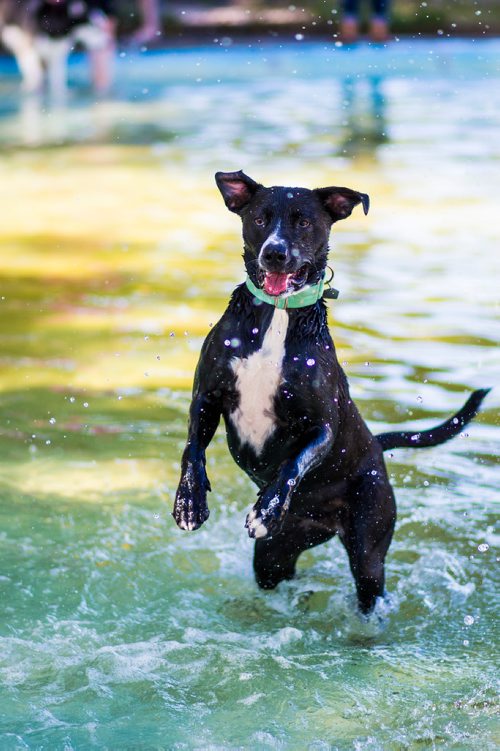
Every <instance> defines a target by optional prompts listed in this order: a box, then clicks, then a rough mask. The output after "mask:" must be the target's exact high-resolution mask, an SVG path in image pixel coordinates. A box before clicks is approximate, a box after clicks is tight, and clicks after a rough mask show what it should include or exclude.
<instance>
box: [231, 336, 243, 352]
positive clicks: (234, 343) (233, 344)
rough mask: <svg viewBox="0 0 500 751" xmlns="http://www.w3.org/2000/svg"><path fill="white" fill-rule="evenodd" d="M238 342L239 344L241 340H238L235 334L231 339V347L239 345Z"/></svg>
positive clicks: (234, 347)
mask: <svg viewBox="0 0 500 751" xmlns="http://www.w3.org/2000/svg"><path fill="white" fill-rule="evenodd" d="M240 344H241V342H240V340H239V339H238V337H236V336H235V337H234V338H233V339H231V347H232V348H233V349H236V347H239V346H240Z"/></svg>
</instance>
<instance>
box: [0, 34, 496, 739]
mask: <svg viewBox="0 0 500 751" xmlns="http://www.w3.org/2000/svg"><path fill="white" fill-rule="evenodd" d="M499 49H500V48H499V46H498V43H492V42H491V43H484V44H479V43H477V42H472V41H469V42H467V43H465V42H456V43H448V44H447V43H443V44H442V45H439V44H436V43H432V42H427V41H422V42H421V43H418V44H417V43H413V44H410V43H406V42H401V43H399V45H398V43H395V44H394V45H393V46H392V47H391V48H389V49H387V50H383V49H378V48H375V49H370V48H369V47H364V46H360V47H358V48H353V49H352V50H347V49H346V50H343V49H341V48H335V47H333V46H328V45H324V44H319V43H318V44H316V45H313V44H311V45H306V46H301V45H295V46H293V47H292V46H284V47H279V46H264V47H261V46H259V45H258V44H257V43H253V44H252V45H251V46H249V47H247V46H240V47H238V46H228V43H227V40H226V41H225V42H224V46H223V47H222V48H221V47H219V46H217V45H214V47H213V48H210V49H209V48H197V49H192V50H179V51H177V52H175V53H174V52H172V53H164V54H156V55H152V56H145V57H144V58H142V59H133V60H129V59H128V58H126V59H125V60H124V59H120V62H119V67H118V80H117V91H116V96H115V97H114V98H112V99H110V100H109V101H102V102H98V103H92V102H91V100H90V99H89V98H88V96H87V95H86V94H85V91H83V93H82V92H81V91H79V90H78V84H79V83H80V84H81V83H82V81H83V83H84V76H85V69H84V68H83V67H82V63H81V62H80V61H78V60H77V61H76V63H75V65H74V66H73V67H72V69H71V84H72V88H71V90H70V95H69V100H68V105H67V107H66V108H56V109H55V110H54V109H51V108H50V107H47V106H46V103H45V102H37V101H35V100H25V101H21V100H20V99H19V97H18V95H17V88H16V87H17V82H16V78H15V72H14V71H13V69H12V67H9V64H8V63H4V64H3V65H4V68H3V69H2V66H1V65H0V69H2V70H3V71H4V77H3V78H2V81H1V83H0V94H2V97H1V99H2V102H3V104H2V110H1V117H0V145H1V148H2V173H3V179H2V181H1V183H0V196H1V198H0V205H1V206H2V221H1V229H0V248H1V259H2V262H1V271H0V273H1V279H0V285H1V290H0V298H1V299H0V306H1V307H0V311H1V322H0V334H1V351H0V360H1V371H0V389H1V390H0V448H1V451H0V494H1V504H0V514H1V517H2V518H1V524H0V592H1V602H2V608H1V620H0V749H1V750H2V751H11V750H12V751H13V750H14V749H15V750H16V751H17V750H18V749H43V750H47V751H53V750H56V749H57V750H59V749H61V751H62V750H64V751H71V750H73V749H74V750H78V751H80V750H83V749H110V751H115V750H121V749H130V750H132V749H143V750H147V749H169V750H170V749H175V750H176V751H184V750H191V749H197V750H205V749H210V750H214V751H233V750H234V751H236V749H238V750H239V749H259V750H260V749H284V750H287V751H288V750H290V751H295V750H297V751H302V750H303V749H308V750H310V751H337V750H338V751H347V750H348V749H349V750H351V749H352V750H353V751H364V750H365V749H367V750H369V751H400V750H401V749H409V750H411V751H420V750H421V749H453V750H454V751H476V749H477V750H478V751H479V749H481V751H489V750H493V749H495V748H496V747H497V743H498V735H495V731H496V730H497V729H498V725H495V722H496V717H497V712H498V702H497V690H498V680H497V679H498V667H497V664H496V656H497V651H498V650H497V644H498V627H497V623H498V608H497V603H498V600H497V599H496V593H497V591H498V590H497V586H496V585H497V582H498V577H497V576H496V575H495V568H496V567H497V562H498V558H497V557H496V555H497V554H498V552H497V546H496V543H497V542H498V532H497V530H496V529H495V526H494V525H495V520H496V514H495V510H496V507H497V506H498V501H499V497H500V496H499V491H498V485H499V474H498V453H499V438H500V428H499V418H498V394H496V392H495V391H493V392H492V393H491V394H490V395H489V396H488V398H487V400H486V402H485V405H484V409H483V410H482V412H481V415H480V416H479V417H478V418H477V420H476V421H475V422H474V423H473V424H471V425H470V427H468V428H467V430H466V431H465V432H464V433H463V434H462V436H460V437H459V438H457V439H455V440H454V441H453V442H450V443H448V444H446V445H443V446H441V447H439V448H435V449H432V450H426V451H403V450H399V451H394V455H393V456H390V457H388V465H389V468H390V473H391V476H392V479H393V482H394V486H395V489H396V496H397V500H398V509H399V520H398V525H397V529H396V534H395V539H394V542H393V544H392V547H391V549H390V552H389V557H388V573H387V587H388V590H389V592H390V594H391V609H390V612H389V613H388V614H387V615H386V618H385V621H386V625H385V628H380V627H377V626H376V624H369V625H366V624H363V623H361V622H360V621H359V619H358V618H357V616H356V613H355V610H354V605H353V583H352V579H351V576H350V573H349V571H348V565H347V560H346V556H345V554H344V551H343V549H342V548H341V546H340V544H339V543H338V541H332V542H331V543H328V544H326V545H323V546H321V547H319V548H317V549H315V550H313V551H310V552H308V553H307V554H305V555H304V556H303V557H302V558H301V561H300V565H299V572H298V576H297V578H296V580H294V581H292V582H287V583H284V584H282V585H280V586H279V588H278V589H277V590H276V591H273V592H261V591H259V590H258V589H257V588H256V585H255V584H254V581H253V577H252V570H251V557H252V543H251V541H250V540H249V539H248V537H247V534H246V530H245V529H244V527H243V524H244V519H245V515H246V513H247V511H248V509H249V508H250V506H251V505H252V504H253V501H254V499H255V488H254V487H253V485H252V483H251V482H250V481H249V480H248V479H247V478H246V477H244V476H243V475H242V474H241V472H240V471H239V470H238V469H237V468H236V466H235V465H234V464H233V462H232V460H231V459H230V457H229V455H228V452H227V449H226V446H225V436H224V433H223V431H222V430H221V429H220V430H219V432H218V433H217V435H216V437H215V439H214V442H213V444H212V445H211V447H210V450H209V454H208V470H209V474H210V477H211V481H212V487H213V493H212V494H211V497H210V502H211V516H210V519H209V520H208V522H207V523H206V524H205V525H204V526H203V528H202V529H200V530H199V531H197V532H195V533H192V534H186V533H183V532H181V531H180V530H178V529H177V528H176V526H175V524H174V522H173V520H172V518H171V516H170V510H171V506H172V500H173V493H174V492H175V487H176V483H177V480H178V474H179V458H180V453H181V450H182V447H183V442H184V440H185V434H186V420H187V410H188V405H189V391H190V386H191V379H192V374H193V370H194V367H195V365H196V361H197V354H198V351H199V349H200V346H201V343H202V341H203V338H204V336H205V335H206V333H207V332H208V331H209V329H210V326H211V325H212V324H213V323H214V322H215V321H216V320H217V318H218V317H219V316H220V315H221V313H222V311H223V309H224V307H225V304H226V300H227V297H228V295H229V294H230V292H231V290H232V288H233V287H234V285H235V284H236V283H238V282H240V281H241V280H242V279H243V278H244V274H243V269H242V264H241V247H240V245H241V244H240V239H239V226H238V220H237V218H236V217H234V216H232V215H230V214H229V213H228V212H227V211H226V210H225V208H224V206H223V204H222V201H221V199H220V196H219V195H218V193H217V191H216V188H215V185H214V182H213V173H214V172H215V171H216V170H217V169H223V170H224V169H227V170H229V169H239V168H244V169H245V171H246V172H247V173H249V174H250V175H251V176H252V177H254V178H255V179H258V180H259V181H262V182H264V183H267V184H277V183H291V184H301V185H306V186H309V187H316V186H323V185H331V184H339V185H347V186H349V187H353V188H357V189H359V190H362V191H364V192H367V193H369V194H370V196H371V199H372V209H371V211H370V214H369V216H368V217H364V216H363V214H362V212H361V211H358V212H357V213H355V214H354V215H353V216H352V217H351V218H350V219H349V220H348V221H346V222H344V223H342V224H339V225H338V226H337V229H336V232H335V233H334V235H333V237H332V252H331V262H332V265H333V267H334V268H335V280H336V286H337V287H338V288H339V289H340V290H341V296H340V298H339V300H338V301H336V302H334V303H330V313H331V315H330V319H331V326H332V330H333V334H334V339H335V341H336V344H337V348H338V351H339V356H340V359H341V361H342V362H344V363H345V369H346V371H347V373H348V376H349V379H350V383H351V392H352V395H353V397H354V398H355V399H356V401H357V402H358V404H359V406H360V408H361V410H362V412H363V414H364V415H365V417H366V419H367V420H368V422H369V424H370V425H371V426H372V427H373V429H374V430H382V429H387V428H388V427H389V426H400V427H405V428H406V427H409V426H416V427H425V426H429V425H432V424H433V423H435V422H437V421H439V420H441V419H442V418H444V417H445V416H447V415H449V414H450V413H451V412H453V411H455V410H456V409H457V408H458V407H459V406H461V404H462V403H463V402H464V401H465V398H466V396H467V395H468V393H469V392H470V391H471V390H472V389H473V388H478V387H484V386H495V385H496V384H497V383H498V372H499V367H498V366H499V355H498V333H499V322H498V305H499V302H498V300H499V284H498V279H499V278H500V256H499V254H498V243H499V240H500V230H499V228H498V224H497V223H496V219H495V218H496V216H497V214H498V178H497V175H498V163H499V152H498V138H497V136H496V135H495V133H497V132H498V127H499V125H500V115H499V112H500V108H499V105H500V87H499V86H498V82H499V77H500V74H499V71H498V59H499V58H498V52H499ZM198 79H199V80H198Z"/></svg>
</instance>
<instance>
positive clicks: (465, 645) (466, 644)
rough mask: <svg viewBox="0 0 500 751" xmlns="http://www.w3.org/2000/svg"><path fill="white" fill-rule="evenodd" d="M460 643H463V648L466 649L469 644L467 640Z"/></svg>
mask: <svg viewBox="0 0 500 751" xmlns="http://www.w3.org/2000/svg"><path fill="white" fill-rule="evenodd" d="M462 643H463V645H464V647H468V646H469V644H470V642H469V640H468V639H464V640H463V642H462Z"/></svg>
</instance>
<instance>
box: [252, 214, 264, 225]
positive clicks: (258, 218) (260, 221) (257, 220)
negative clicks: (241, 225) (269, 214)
mask: <svg viewBox="0 0 500 751" xmlns="http://www.w3.org/2000/svg"><path fill="white" fill-rule="evenodd" d="M254 222H255V224H256V225H257V227H263V226H264V224H265V223H266V222H265V220H264V219H263V218H262V217H261V216H256V217H255V219H254Z"/></svg>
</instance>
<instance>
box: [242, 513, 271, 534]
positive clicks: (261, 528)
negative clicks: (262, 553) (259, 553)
mask: <svg viewBox="0 0 500 751" xmlns="http://www.w3.org/2000/svg"><path fill="white" fill-rule="evenodd" d="M245 527H246V528H247V529H248V534H249V536H250V537H254V538H255V539H256V540H258V539H259V538H261V537H265V536H266V535H267V532H268V530H267V527H266V525H265V524H264V523H263V522H262V519H261V518H260V516H259V515H258V513H257V511H256V510H255V509H252V510H251V511H250V513H249V514H248V516H247V519H246V522H245Z"/></svg>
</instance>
